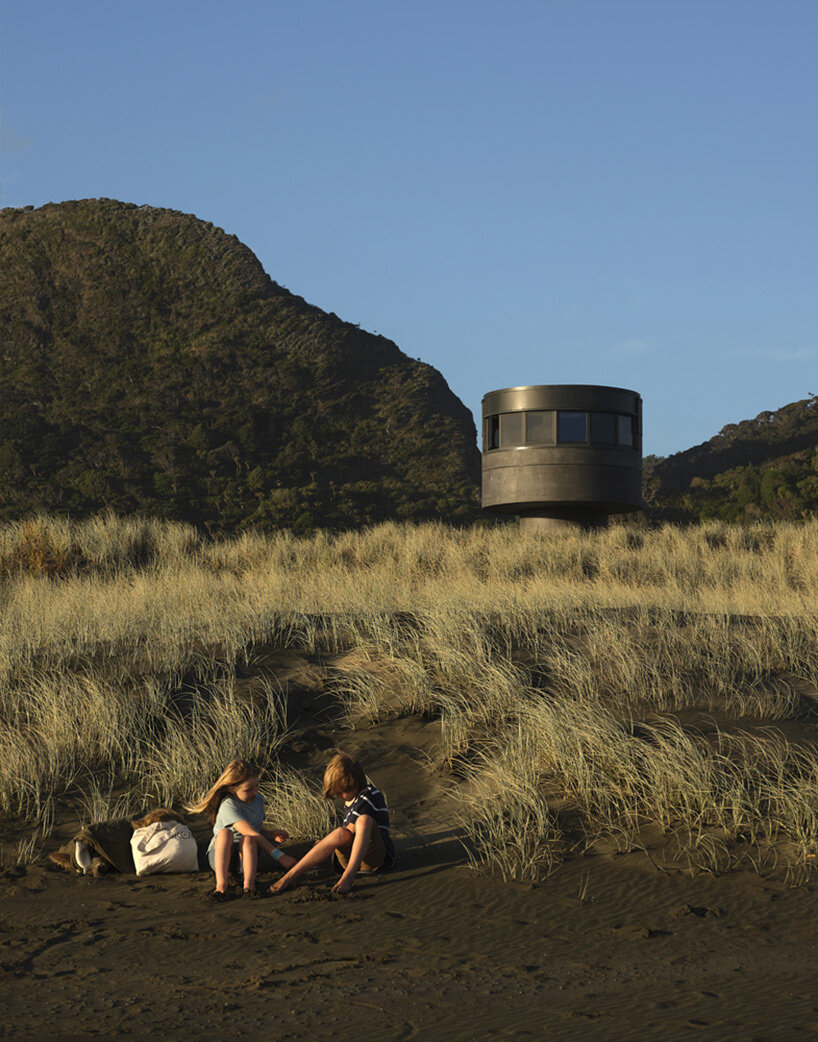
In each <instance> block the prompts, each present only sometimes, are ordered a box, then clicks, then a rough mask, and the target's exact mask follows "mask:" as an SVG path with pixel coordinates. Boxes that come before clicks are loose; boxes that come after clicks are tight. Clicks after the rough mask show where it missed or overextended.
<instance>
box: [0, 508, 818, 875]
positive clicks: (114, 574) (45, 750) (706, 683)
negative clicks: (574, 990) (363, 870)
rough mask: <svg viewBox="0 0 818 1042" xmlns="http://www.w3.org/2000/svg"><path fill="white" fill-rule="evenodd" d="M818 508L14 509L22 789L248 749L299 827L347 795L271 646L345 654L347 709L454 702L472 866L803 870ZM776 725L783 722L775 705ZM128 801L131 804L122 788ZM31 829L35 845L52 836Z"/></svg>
mask: <svg viewBox="0 0 818 1042" xmlns="http://www.w3.org/2000/svg"><path fill="white" fill-rule="evenodd" d="M817 588H818V523H815V522H810V523H806V524H803V525H789V524H780V525H777V526H759V527H757V528H733V527H729V526H726V525H723V524H708V525H703V526H701V527H698V528H692V529H688V530H679V529H676V528H671V527H667V528H663V529H661V530H656V531H641V530H636V529H630V528H627V527H624V526H623V527H613V528H611V529H610V530H608V531H607V532H603V533H595V534H579V533H578V534H575V535H559V536H532V535H528V536H526V535H522V534H520V533H519V532H518V531H517V530H516V529H514V528H513V527H502V528H488V527H485V528H483V527H477V528H472V529H466V530H455V529H448V528H445V527H443V526H435V525H427V526H417V527H416V526H401V525H394V524H387V525H382V526H379V527H377V528H374V529H371V530H368V531H365V532H361V533H348V534H345V535H340V536H325V535H318V536H315V537H314V538H311V539H305V540H300V539H296V538H294V537H292V536H290V535H288V534H281V535H276V536H271V537H262V536H254V535H246V534H245V535H243V536H241V537H238V538H236V539H234V540H224V541H220V542H206V541H204V540H202V539H200V537H199V536H198V535H197V533H196V532H195V531H194V530H193V529H191V528H188V527H185V526H179V525H172V524H165V523H158V522H151V521H140V520H117V519H115V518H98V519H94V520H91V521H87V522H83V523H78V524H70V523H69V522H66V521H58V520H52V519H39V520H34V521H29V522H26V523H23V524H18V525H7V526H4V527H3V528H0V597H2V608H3V610H2V613H0V723H2V729H1V730H0V813H3V814H5V815H7V816H9V817H13V818H16V819H21V818H22V819H25V820H28V821H30V822H31V823H32V825H36V826H37V828H38V830H39V833H38V834H39V835H40V836H45V835H47V834H48V832H49V829H50V827H51V823H52V822H53V819H54V814H55V801H58V800H60V799H69V798H70V799H73V800H75V801H79V804H80V806H81V808H82V813H83V814H84V815H85V816H86V817H88V818H94V817H97V818H98V817H101V816H105V814H107V813H109V812H112V811H114V810H122V809H123V808H124V807H125V806H134V807H135V806H137V805H140V804H142V803H144V802H146V801H151V800H153V801H159V802H174V801H175V802H176V803H182V802H184V801H185V800H188V799H190V798H192V797H193V796H194V795H195V794H196V793H197V792H199V791H200V790H201V789H203V788H204V787H205V786H206V785H207V784H208V783H209V782H210V781H211V780H212V778H213V777H214V776H215V775H216V774H217V773H218V771H219V770H220V769H221V767H222V766H223V764H224V763H225V762H226V761H227V760H229V759H230V758H232V757H233V756H234V755H236V754H243V755H247V756H251V757H254V758H256V759H258V760H260V761H261V762H262V763H263V764H264V765H265V767H266V768H267V771H268V773H267V776H266V777H267V782H268V785H267V790H268V791H267V796H268V799H269V801H270V804H271V807H272V810H271V813H272V815H273V816H274V817H275V818H276V820H277V821H280V822H281V824H283V825H285V826H286V827H287V828H289V830H290V831H291V832H293V833H294V834H296V835H302V836H308V835H312V834H314V833H315V832H316V831H318V830H319V829H321V828H323V827H324V826H325V823H326V810H325V808H324V806H323V804H322V802H321V801H320V800H319V799H318V798H317V795H316V794H315V793H314V792H313V791H312V790H311V789H310V788H309V787H308V786H307V784H306V783H305V781H304V779H303V778H302V777H301V776H300V775H299V774H298V772H296V771H295V770H293V769H292V768H290V767H288V766H287V764H286V763H285V762H284V760H283V759H282V758H280V757H279V751H280V749H281V747H282V743H283V742H284V740H285V736H286V720H287V711H286V702H287V691H286V687H285V686H282V684H280V683H279V682H278V680H277V678H276V677H275V675H274V674H272V673H271V672H267V673H265V672H264V670H263V669H256V670H255V673H256V678H255V682H254V683H253V684H252V685H251V686H249V687H248V686H247V685H242V684H241V683H239V679H240V677H241V676H242V675H243V674H244V673H245V672H246V670H247V669H248V668H249V667H252V666H254V664H255V665H258V663H259V662H260V661H261V659H262V657H263V653H269V651H270V650H271V649H273V650H289V651H292V652H296V653H298V654H301V655H304V656H309V657H311V658H312V659H314V660H316V661H318V662H321V661H323V660H327V659H328V658H329V657H331V656H332V657H333V667H332V669H331V670H328V671H327V672H326V685H325V686H326V690H327V691H328V692H329V693H331V694H332V695H333V696H334V697H335V698H336V699H337V701H338V704H339V709H340V710H342V711H343V713H344V714H345V716H346V719H347V720H348V721H349V722H351V723H356V724H360V725H361V726H364V725H365V724H366V723H367V722H368V721H374V720H377V719H379V718H380V717H382V716H384V715H387V714H392V715H394V714H422V715H424V716H428V717H433V718H438V719H439V720H440V723H441V742H440V756H439V761H440V762H439V763H436V764H431V765H430V769H436V770H444V771H448V772H449V773H450V776H451V779H452V785H451V788H452V798H453V801H454V806H455V807H456V812H455V814H456V817H457V821H458V822H459V823H460V825H461V826H462V827H463V828H464V829H465V833H466V836H467V848H468V852H469V857H470V860H471V862H472V864H473V865H474V866H475V867H476V868H479V869H480V870H484V871H490V872H496V873H499V874H500V875H501V876H503V877H504V878H515V879H535V878H539V877H541V876H542V875H543V874H545V873H547V872H548V871H550V870H551V868H552V867H553V866H554V865H555V864H556V863H558V862H559V861H560V860H561V859H563V858H565V857H568V856H571V854H572V852H576V851H580V850H583V849H586V848H587V847H588V846H594V845H596V846H597V847H598V848H602V847H604V846H605V845H607V849H611V848H612V847H616V848H618V849H622V850H628V849H633V848H634V847H639V846H642V847H647V846H649V837H653V839H652V840H651V842H655V837H656V836H662V837H665V840H666V843H667V844H668V845H669V849H670V848H672V851H673V856H674V857H675V858H676V859H677V860H682V861H683V862H685V863H689V864H691V865H692V866H698V867H701V868H711V869H721V868H724V867H728V866H730V865H734V864H748V865H752V866H755V867H756V868H759V869H760V868H763V867H765V866H768V865H771V864H773V863H784V864H786V865H787V866H788V869H789V871H790V872H791V874H792V876H793V878H796V879H800V878H804V877H805V876H806V875H807V874H808V872H809V870H810V867H811V865H812V861H813V858H812V855H813V854H814V853H815V852H816V839H817V836H816V833H818V817H816V808H818V753H816V750H815V748H814V746H813V745H812V744H811V743H810V742H809V741H799V742H798V743H790V742H787V741H786V740H785V739H784V737H783V736H782V735H781V734H779V733H778V732H777V731H776V730H775V727H774V725H775V724H777V723H778V724H782V723H783V722H785V721H787V722H789V721H798V720H800V721H802V722H803V723H804V728H803V733H804V734H805V735H807V736H809V734H810V726H809V722H810V720H812V719H813V718H814V716H815V709H814V705H815V703H814V701H813V697H812V696H813V695H814V694H815V692H816V690H818V612H817V611H816V608H815V598H814V591H815V590H816V589H817ZM765 722H766V723H768V724H769V725H770V727H769V728H764V727H763V726H759V725H763V724H764V723H765ZM115 804H116V806H115ZM34 849H35V845H34V844H33V843H30V844H28V846H27V847H26V850H25V851H21V856H23V855H28V854H33V852H34Z"/></svg>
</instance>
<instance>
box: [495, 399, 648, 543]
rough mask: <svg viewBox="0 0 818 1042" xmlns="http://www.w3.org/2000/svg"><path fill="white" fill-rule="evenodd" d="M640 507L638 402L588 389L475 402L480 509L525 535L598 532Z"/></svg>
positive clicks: (640, 469)
mask: <svg viewBox="0 0 818 1042" xmlns="http://www.w3.org/2000/svg"><path fill="white" fill-rule="evenodd" d="M641 508H642V399H641V397H640V396H639V395H638V394H637V393H636V391H628V390H626V389H624V388H622V387H600V386H596V385H593V384H538V385H536V386H531V387H504V388H503V389H502V390H498V391H489V393H488V394H487V395H485V397H484V398H483V509H484V510H485V511H487V512H488V513H492V514H518V515H519V517H520V525H521V527H523V528H527V529H535V530H536V529H541V530H547V529H553V528H561V527H566V526H569V527H581V528H599V527H604V526H606V525H607V524H608V518H609V516H610V515H611V514H619V513H625V512H627V511H634V510H641Z"/></svg>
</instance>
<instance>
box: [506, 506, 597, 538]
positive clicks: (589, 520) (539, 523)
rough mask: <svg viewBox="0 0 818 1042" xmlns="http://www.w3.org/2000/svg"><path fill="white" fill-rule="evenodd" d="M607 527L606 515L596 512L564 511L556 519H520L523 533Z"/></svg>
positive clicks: (530, 516)
mask: <svg viewBox="0 0 818 1042" xmlns="http://www.w3.org/2000/svg"><path fill="white" fill-rule="evenodd" d="M607 527H608V515H607V514H601V513H599V512H598V511H596V510H576V511H565V513H564V514H560V516H558V517H554V516H548V517H545V516H542V515H532V514H527V515H525V516H521V517H520V530H521V531H523V532H554V533H559V532H566V533H567V532H577V531H581V532H588V531H593V530H594V529H600V528H607Z"/></svg>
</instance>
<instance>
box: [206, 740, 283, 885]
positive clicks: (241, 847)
mask: <svg viewBox="0 0 818 1042" xmlns="http://www.w3.org/2000/svg"><path fill="white" fill-rule="evenodd" d="M258 775H259V772H258V768H256V767H254V766H253V765H252V764H250V763H248V762H247V761H246V760H231V761H230V763H229V764H228V765H227V766H226V767H225V769H224V770H223V771H222V773H221V775H220V776H219V778H218V780H217V781H216V784H215V785H213V786H212V787H211V788H210V789H209V790H208V791H207V793H206V794H205V795H204V796H203V797H202V799H201V800H200V801H199V802H198V803H196V804H193V805H191V806H189V807H188V810H190V811H193V812H194V813H199V814H200V813H207V814H209V815H210V820H211V821H212V822H213V837H212V839H211V840H210V846H209V847H208V848H207V860H208V861H209V862H210V867H211V868H212V869H213V871H214V872H215V873H216V889H215V890H214V891H213V894H212V895H211V896H212V897H213V899H214V900H216V901H224V900H225V899H226V897H227V876H228V873H230V872H233V873H234V874H236V875H241V876H242V877H243V885H244V896H245V897H256V896H258V895H257V891H256V889H255V884H256V872H257V871H258V869H259V862H260V861H261V862H262V865H261V870H262V871H266V870H268V864H269V868H272V867H273V864H274V863H275V862H277V863H278V864H279V865H280V866H281V867H282V868H292V866H293V865H295V864H296V860H295V858H292V857H290V855H289V854H285V853H283V852H282V851H281V850H279V849H278V848H277V847H276V846H275V844H276V843H283V842H284V841H285V840H286V839H287V838H288V835H287V833H286V832H285V831H284V829H274V830H273V831H272V832H267V831H265V830H264V829H263V828H262V827H261V826H262V824H263V823H264V800H263V799H262V796H261V793H260V792H259V791H258ZM270 859H271V860H272V862H273V864H270ZM265 860H266V861H267V864H265V863H264V861H265Z"/></svg>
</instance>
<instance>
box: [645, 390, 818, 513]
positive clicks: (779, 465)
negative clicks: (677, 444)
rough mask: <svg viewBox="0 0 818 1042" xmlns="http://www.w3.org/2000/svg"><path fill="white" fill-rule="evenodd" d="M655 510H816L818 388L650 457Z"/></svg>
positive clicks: (649, 496) (648, 481)
mask: <svg viewBox="0 0 818 1042" xmlns="http://www.w3.org/2000/svg"><path fill="white" fill-rule="evenodd" d="M644 475H645V501H646V504H647V508H648V514H649V516H651V517H653V518H657V519H663V520H671V521H694V520H701V521H705V520H710V519H717V520H723V521H755V520H758V519H761V518H763V519H768V520H775V519H785V520H799V519H801V518H805V517H811V516H813V515H814V514H815V513H816V512H818V399H816V397H815V395H810V396H809V397H808V398H805V399H803V400H802V401H799V402H793V403H792V404H790V405H785V406H784V407H783V408H782V409H778V410H777V411H776V412H763V413H761V414H760V415H758V416H756V418H755V419H754V420H744V421H743V422H742V423H731V424H728V426H726V427H724V428H723V429H722V430H721V431H720V432H719V434H717V435H716V437H715V438H711V439H710V440H709V441H707V442H705V443H704V444H703V445H697V446H696V447H695V448H692V449H687V450H686V451H685V452H678V453H676V454H675V455H673V456H669V457H667V458H666V459H656V458H655V457H650V456H649V457H647V458H646V459H645V470H644Z"/></svg>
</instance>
